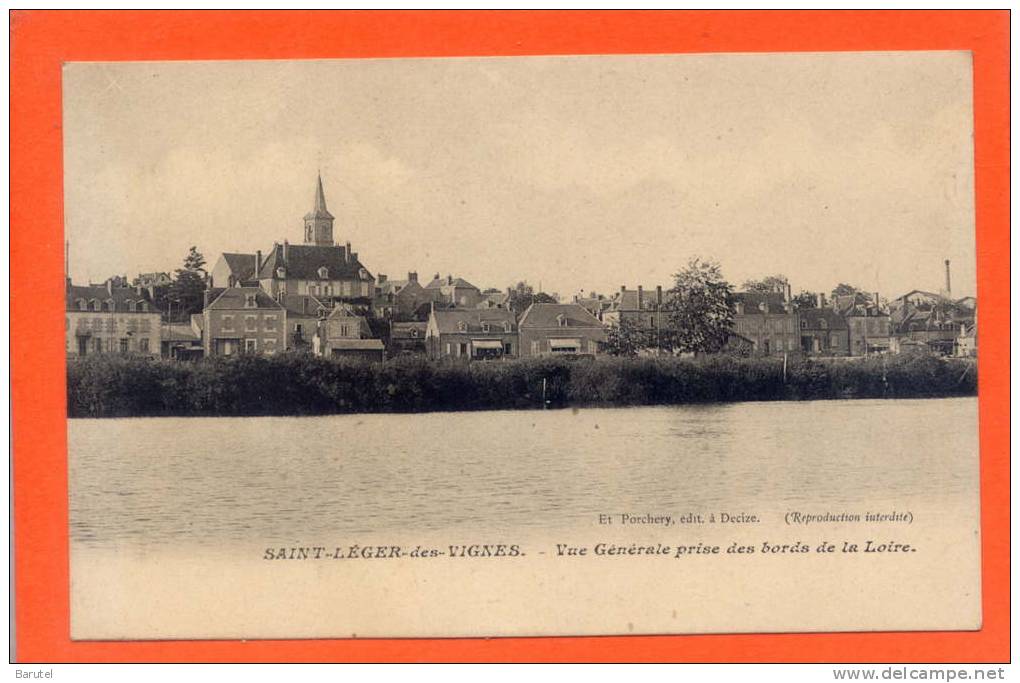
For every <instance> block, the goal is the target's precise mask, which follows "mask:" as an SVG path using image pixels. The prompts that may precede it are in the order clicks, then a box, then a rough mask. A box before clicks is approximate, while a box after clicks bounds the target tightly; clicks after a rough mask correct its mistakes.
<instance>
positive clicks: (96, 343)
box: [92, 337, 103, 353]
mask: <svg viewBox="0 0 1020 683" xmlns="http://www.w3.org/2000/svg"><path fill="white" fill-rule="evenodd" d="M92 343H93V345H94V346H95V349H96V353H102V352H103V340H102V339H99V338H98V337H97V338H95V339H93V340H92Z"/></svg>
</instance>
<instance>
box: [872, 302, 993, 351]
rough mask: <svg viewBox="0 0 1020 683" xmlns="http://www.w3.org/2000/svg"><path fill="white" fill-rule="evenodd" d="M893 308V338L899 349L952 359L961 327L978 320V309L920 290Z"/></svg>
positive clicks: (894, 303)
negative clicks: (914, 350)
mask: <svg viewBox="0 0 1020 683" xmlns="http://www.w3.org/2000/svg"><path fill="white" fill-rule="evenodd" d="M921 295H927V296H921ZM890 308H891V312H890V316H889V317H890V336H891V337H892V338H895V340H896V343H895V345H896V346H897V347H898V348H900V349H905V348H907V347H910V348H914V347H915V346H918V345H919V346H922V347H924V348H926V349H927V350H928V351H929V352H930V353H936V354H939V355H947V356H948V355H953V354H954V353H955V349H956V344H957V338H958V336H959V335H958V333H959V330H960V326H961V325H964V326H968V325H972V324H973V323H974V319H975V309H970V308H967V307H966V306H961V305H958V304H957V303H956V302H955V301H953V300H952V299H949V298H946V297H942V296H940V295H937V294H931V293H930V292H919V291H918V290H914V291H912V292H909V293H907V294H904V295H903V296H901V297H898V298H897V299H896V300H895V301H893V302H892V303H891V305H890ZM906 342H911V343H910V344H907V343H906Z"/></svg>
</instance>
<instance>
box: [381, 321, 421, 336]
mask: <svg viewBox="0 0 1020 683" xmlns="http://www.w3.org/2000/svg"><path fill="white" fill-rule="evenodd" d="M426 327H428V323H393V324H392V325H391V326H390V339H424V338H425V328H426ZM415 330H416V331H417V332H418V335H417V337H412V336H411V332H412V331H415Z"/></svg>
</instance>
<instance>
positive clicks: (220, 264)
mask: <svg viewBox="0 0 1020 683" xmlns="http://www.w3.org/2000/svg"><path fill="white" fill-rule="evenodd" d="M334 220H335V218H334V216H333V214H331V213H330V212H329V210H328V209H327V208H326V196H325V193H324V192H323V189H322V177H321V176H319V178H318V182H317V184H316V188H315V201H314V204H313V206H312V210H311V211H309V212H308V213H307V214H305V217H304V243H302V244H290V242H288V241H287V240H286V239H285V240H284V241H283V243H282V244H281V243H274V244H273V247H272V249H270V250H269V252H268V253H267V254H265V257H263V253H262V251H261V250H259V251H256V252H255V253H254V254H246V253H223V254H220V256H219V258H218V259H217V260H216V263H215V265H214V266H213V269H212V272H211V280H212V283H211V286H212V287H214V288H220V287H237V286H241V287H250V286H256V285H257V286H259V287H261V288H262V289H263V291H265V292H266V293H267V294H269V296H270V297H272V298H273V299H277V298H278V297H280V296H281V295H284V294H286V295H294V294H300V295H308V296H313V297H315V298H316V299H318V300H319V301H321V302H323V303H325V304H327V305H330V306H331V305H332V304H333V303H339V302H347V303H356V304H360V305H362V306H364V307H366V308H367V307H369V306H371V305H372V300H373V298H374V296H375V278H374V277H373V276H372V274H371V273H370V272H368V269H366V268H365V266H364V265H362V263H361V262H360V261H359V260H358V254H357V253H355V252H354V251H352V250H351V243H350V242H347V243H346V244H343V245H340V244H336V243H334V241H333V222H334Z"/></svg>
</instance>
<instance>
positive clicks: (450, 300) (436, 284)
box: [425, 273, 482, 308]
mask: <svg viewBox="0 0 1020 683" xmlns="http://www.w3.org/2000/svg"><path fill="white" fill-rule="evenodd" d="M425 289H426V290H427V291H428V292H430V294H429V296H432V297H433V300H434V301H435V302H436V303H437V304H438V303H446V304H450V305H453V306H456V307H457V308H475V307H476V306H478V304H479V303H480V302H481V300H482V292H481V290H480V289H478V288H477V287H475V286H474V285H473V284H471V283H470V282H468V281H467V280H465V279H464V278H459V277H453V276H452V275H447V276H446V277H445V278H441V277H439V273H436V274H435V277H433V279H432V282H430V283H428V285H426V286H425Z"/></svg>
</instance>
